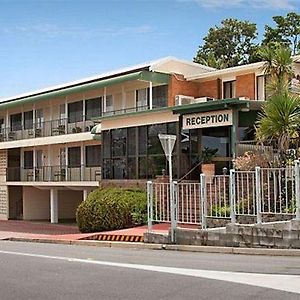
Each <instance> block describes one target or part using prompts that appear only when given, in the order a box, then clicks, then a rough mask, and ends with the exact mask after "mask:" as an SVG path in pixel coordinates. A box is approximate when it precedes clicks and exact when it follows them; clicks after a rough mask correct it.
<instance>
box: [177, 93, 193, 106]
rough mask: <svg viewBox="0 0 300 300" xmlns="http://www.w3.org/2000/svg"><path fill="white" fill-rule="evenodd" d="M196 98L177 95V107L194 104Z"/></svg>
mask: <svg viewBox="0 0 300 300" xmlns="http://www.w3.org/2000/svg"><path fill="white" fill-rule="evenodd" d="M193 100H194V97H191V96H185V95H176V96H175V105H176V106H177V105H186V104H191V103H193Z"/></svg>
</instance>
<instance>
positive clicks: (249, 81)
mask: <svg viewBox="0 0 300 300" xmlns="http://www.w3.org/2000/svg"><path fill="white" fill-rule="evenodd" d="M236 97H248V98H249V99H251V100H254V99H255V74H254V73H250V74H245V75H239V76H236Z"/></svg>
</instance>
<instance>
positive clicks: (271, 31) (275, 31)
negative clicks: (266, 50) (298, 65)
mask: <svg viewBox="0 0 300 300" xmlns="http://www.w3.org/2000/svg"><path fill="white" fill-rule="evenodd" d="M273 20H274V22H275V23H276V24H275V27H274V28H272V27H271V26H269V25H266V26H265V33H264V40H263V42H262V43H263V44H264V45H267V44H272V43H278V42H279V43H281V44H284V45H286V46H288V47H290V48H291V50H292V53H293V55H295V54H296V53H297V52H298V50H299V46H300V44H299V34H300V15H298V14H296V13H294V12H290V13H288V14H287V15H286V17H283V16H274V17H273Z"/></svg>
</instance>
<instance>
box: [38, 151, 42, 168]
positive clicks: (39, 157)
mask: <svg viewBox="0 0 300 300" xmlns="http://www.w3.org/2000/svg"><path fill="white" fill-rule="evenodd" d="M36 167H37V168H39V169H40V168H42V167H43V150H37V151H36Z"/></svg>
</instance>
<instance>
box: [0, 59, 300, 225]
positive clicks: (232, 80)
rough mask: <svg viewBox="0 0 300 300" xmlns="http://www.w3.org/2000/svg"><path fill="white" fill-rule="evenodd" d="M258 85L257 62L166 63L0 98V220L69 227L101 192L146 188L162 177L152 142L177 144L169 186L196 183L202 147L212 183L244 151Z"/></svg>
mask: <svg viewBox="0 0 300 300" xmlns="http://www.w3.org/2000/svg"><path fill="white" fill-rule="evenodd" d="M295 66H296V69H297V63H295ZM298 73H300V68H299V72H298ZM266 80H267V77H265V76H264V75H263V63H254V64H249V65H245V66H240V67H233V68H228V69H223V70H215V69H213V68H210V67H206V66H203V65H200V64H195V63H191V62H187V61H182V60H179V59H176V58H171V57H168V58H164V59H161V60H157V61H153V62H150V63H145V64H142V65H138V66H135V67H131V68H125V69H122V70H117V71H114V72H110V73H106V74H102V75H99V76H95V77H90V78H86V79H83V80H78V81H75V82H71V83H68V84H62V85H58V86H54V87H50V88H47V89H43V90H38V91H34V92H32V93H27V94H23V95H18V96H15V97H11V98H6V99H1V102H0V124H1V131H0V219H3V220H7V219H23V220H49V221H51V222H52V223H57V222H58V221H59V220H71V219H73V220H74V218H75V212H76V208H77V206H78V205H79V203H80V202H81V201H84V200H85V199H86V197H87V195H88V193H89V192H90V191H92V190H93V189H95V188H97V187H98V186H100V185H103V186H105V185H109V184H115V185H121V186H128V185H139V186H145V183H146V181H147V180H149V179H154V178H156V176H158V175H161V174H162V170H163V169H167V167H166V159H165V156H164V153H163V149H162V147H161V145H160V141H159V139H158V134H159V133H168V134H174V135H176V136H177V142H176V144H175V147H174V152H173V173H174V178H177V179H180V178H184V179H185V180H198V179H199V174H200V168H198V167H197V168H195V166H196V165H197V164H198V163H199V160H200V157H201V151H202V150H203V149H205V148H207V147H208V148H212V149H218V152H217V154H216V157H214V163H215V166H216V173H219V174H221V173H222V170H223V168H224V167H227V168H229V167H230V166H231V161H232V158H233V157H235V156H237V155H239V154H242V153H241V152H242V151H244V150H245V149H246V148H247V145H249V144H251V143H253V139H254V128H253V125H254V122H255V119H256V116H257V113H258V111H259V110H260V107H261V105H262V103H263V101H264V100H265V98H266V89H265V86H266V84H265V82H266ZM245 145H246V146H245Z"/></svg>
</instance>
